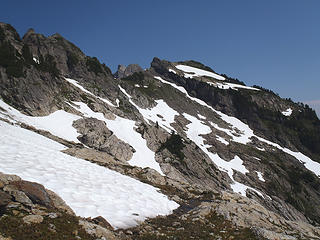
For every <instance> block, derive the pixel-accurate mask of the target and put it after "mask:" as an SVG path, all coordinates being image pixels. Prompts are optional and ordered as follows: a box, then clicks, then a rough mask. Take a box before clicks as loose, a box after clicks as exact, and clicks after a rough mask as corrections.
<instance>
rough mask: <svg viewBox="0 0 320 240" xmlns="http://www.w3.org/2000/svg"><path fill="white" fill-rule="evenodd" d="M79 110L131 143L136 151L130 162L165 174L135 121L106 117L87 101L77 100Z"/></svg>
mask: <svg viewBox="0 0 320 240" xmlns="http://www.w3.org/2000/svg"><path fill="white" fill-rule="evenodd" d="M75 104H76V105H77V107H75V106H73V107H75V109H77V110H78V111H79V112H81V113H82V114H84V116H85V117H92V118H96V119H98V120H101V121H104V122H105V123H106V125H107V128H108V129H110V130H111V131H112V132H113V133H114V134H115V135H116V136H117V137H118V138H119V139H120V140H122V141H124V142H126V143H128V144H130V145H131V146H132V147H133V148H134V149H135V152H134V153H133V156H132V158H131V159H130V160H129V161H128V163H129V164H131V165H133V166H138V167H142V168H145V167H149V168H152V169H154V170H156V171H158V172H159V173H160V174H161V175H164V174H163V172H162V170H161V168H160V165H159V163H157V162H156V160H155V153H154V152H153V151H151V150H150V149H149V148H148V147H147V142H146V140H145V139H144V138H142V136H141V134H140V133H138V132H137V131H135V121H132V120H129V119H126V118H122V117H119V116H116V118H115V119H114V120H110V119H107V118H105V117H104V115H103V114H102V113H99V112H94V111H92V110H91V109H90V108H89V107H88V106H87V105H86V104H85V103H82V102H75Z"/></svg>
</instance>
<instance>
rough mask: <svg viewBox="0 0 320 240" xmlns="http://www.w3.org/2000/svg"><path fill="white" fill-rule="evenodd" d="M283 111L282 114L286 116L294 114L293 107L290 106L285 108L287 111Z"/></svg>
mask: <svg viewBox="0 0 320 240" xmlns="http://www.w3.org/2000/svg"><path fill="white" fill-rule="evenodd" d="M281 113H282V115H284V116H286V117H289V116H291V114H292V109H291V108H288V109H287V110H285V111H283V112H281Z"/></svg>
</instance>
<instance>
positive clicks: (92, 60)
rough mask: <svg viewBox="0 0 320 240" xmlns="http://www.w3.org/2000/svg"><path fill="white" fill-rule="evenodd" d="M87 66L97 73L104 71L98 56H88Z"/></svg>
mask: <svg viewBox="0 0 320 240" xmlns="http://www.w3.org/2000/svg"><path fill="white" fill-rule="evenodd" d="M86 66H87V67H88V70H89V71H90V72H94V73H95V74H96V75H97V74H98V73H103V70H102V67H101V64H100V62H99V60H98V59H97V58H96V57H87V59H86Z"/></svg>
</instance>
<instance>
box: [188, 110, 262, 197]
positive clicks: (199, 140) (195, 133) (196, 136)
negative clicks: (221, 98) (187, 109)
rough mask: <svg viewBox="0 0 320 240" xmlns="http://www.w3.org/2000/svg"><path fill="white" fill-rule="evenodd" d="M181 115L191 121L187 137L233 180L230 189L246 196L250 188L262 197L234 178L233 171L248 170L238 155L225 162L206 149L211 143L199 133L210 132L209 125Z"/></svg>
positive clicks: (189, 116)
mask: <svg viewBox="0 0 320 240" xmlns="http://www.w3.org/2000/svg"><path fill="white" fill-rule="evenodd" d="M183 116H184V117H185V118H186V119H187V120H189V121H190V122H191V123H189V124H188V125H187V126H186V127H187V128H188V130H187V131H186V135H187V137H188V138H189V139H191V140H192V141H193V142H194V143H195V144H196V145H197V146H198V147H199V148H200V149H201V150H202V151H203V152H204V153H206V154H207V155H208V157H210V159H211V160H212V161H213V162H214V163H215V164H216V165H217V166H218V168H219V169H220V170H221V171H224V172H226V173H227V174H228V175H229V177H230V178H231V180H232V181H233V183H232V184H231V185H230V186H231V188H232V190H233V191H234V192H237V193H240V194H241V195H243V196H246V190H247V189H251V190H253V191H255V192H256V193H257V194H259V195H260V196H261V197H263V195H262V193H260V192H259V191H258V190H256V189H254V188H251V187H248V186H246V185H244V184H242V183H239V182H237V181H235V180H234V178H233V174H234V171H239V172H241V173H243V174H246V173H247V172H249V171H248V170H247V169H246V168H245V166H244V165H243V161H242V160H241V159H240V158H239V157H238V156H235V157H234V159H232V160H231V161H229V162H227V161H225V160H223V159H222V158H220V157H219V155H218V154H216V153H212V152H209V151H208V148H210V147H211V145H208V144H205V143H204V142H205V139H204V138H203V137H202V136H201V135H206V134H209V133H211V129H210V127H208V126H207V125H205V124H203V123H202V122H201V121H200V120H199V119H197V118H195V117H193V116H191V115H189V114H187V113H184V114H183Z"/></svg>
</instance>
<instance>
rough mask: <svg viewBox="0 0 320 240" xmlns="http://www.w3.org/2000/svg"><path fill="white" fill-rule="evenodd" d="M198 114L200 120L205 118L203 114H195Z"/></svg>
mask: <svg viewBox="0 0 320 240" xmlns="http://www.w3.org/2000/svg"><path fill="white" fill-rule="evenodd" d="M197 115H198V117H199V118H200V119H202V120H206V119H207V118H206V117H205V116H202V115H201V114H199V113H198V114H197Z"/></svg>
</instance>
